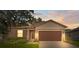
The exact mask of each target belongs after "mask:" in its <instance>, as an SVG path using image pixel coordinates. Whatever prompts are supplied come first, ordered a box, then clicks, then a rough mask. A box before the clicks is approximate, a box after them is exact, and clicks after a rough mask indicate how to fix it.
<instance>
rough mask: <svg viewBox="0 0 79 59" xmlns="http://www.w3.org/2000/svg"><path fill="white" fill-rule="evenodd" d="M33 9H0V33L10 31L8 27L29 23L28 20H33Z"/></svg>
mask: <svg viewBox="0 0 79 59" xmlns="http://www.w3.org/2000/svg"><path fill="white" fill-rule="evenodd" d="M33 13H34V11H33V10H0V33H1V34H3V37H4V36H5V34H7V33H8V31H9V30H8V27H11V26H21V25H22V26H23V25H27V22H29V21H33V18H34V17H33V16H32V14H33Z"/></svg>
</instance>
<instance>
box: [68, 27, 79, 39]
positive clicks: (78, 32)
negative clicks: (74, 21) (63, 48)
mask: <svg viewBox="0 0 79 59" xmlns="http://www.w3.org/2000/svg"><path fill="white" fill-rule="evenodd" d="M68 33H69V36H70V37H71V39H73V40H79V27H77V28H75V29H73V30H71V31H69V32H68Z"/></svg>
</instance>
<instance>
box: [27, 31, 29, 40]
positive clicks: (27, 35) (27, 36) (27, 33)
mask: <svg viewBox="0 0 79 59" xmlns="http://www.w3.org/2000/svg"><path fill="white" fill-rule="evenodd" d="M27 40H29V29H27Z"/></svg>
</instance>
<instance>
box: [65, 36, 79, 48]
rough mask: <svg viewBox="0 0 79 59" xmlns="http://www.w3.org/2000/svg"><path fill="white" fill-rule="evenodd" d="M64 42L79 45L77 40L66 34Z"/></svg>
mask: <svg viewBox="0 0 79 59" xmlns="http://www.w3.org/2000/svg"><path fill="white" fill-rule="evenodd" d="M65 42H68V43H70V44H73V45H75V46H77V47H79V40H74V39H72V38H71V37H70V36H66V41H65Z"/></svg>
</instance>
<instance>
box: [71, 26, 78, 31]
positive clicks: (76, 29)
mask: <svg viewBox="0 0 79 59" xmlns="http://www.w3.org/2000/svg"><path fill="white" fill-rule="evenodd" d="M75 31H79V27H77V28H75V29H73V30H71V32H75Z"/></svg>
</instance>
